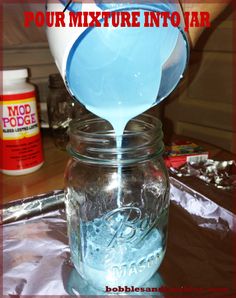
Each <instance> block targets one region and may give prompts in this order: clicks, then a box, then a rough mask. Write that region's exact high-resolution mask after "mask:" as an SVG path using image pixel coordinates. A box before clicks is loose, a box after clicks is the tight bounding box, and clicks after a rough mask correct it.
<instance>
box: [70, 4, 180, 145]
mask: <svg viewBox="0 0 236 298" xmlns="http://www.w3.org/2000/svg"><path fill="white" fill-rule="evenodd" d="M140 22H141V25H140V27H138V28H121V27H118V28H112V27H109V28H92V29H91V28H90V29H87V30H86V31H85V32H84V33H83V34H82V35H81V36H80V37H79V39H78V40H77V41H76V43H75V44H74V46H73V48H72V50H71V52H70V55H69V59H68V63H67V74H66V77H67V82H68V85H69V88H70V90H71V92H72V94H73V95H74V96H75V97H76V98H77V99H78V100H79V101H80V102H81V103H82V104H84V105H85V107H86V108H87V109H88V110H89V111H91V112H92V113H94V114H96V115H98V116H99V117H101V118H103V119H105V120H107V121H109V122H110V123H111V125H112V126H113V128H114V130H115V133H116V135H117V136H121V135H122V134H123V131H124V128H125V126H126V124H127V122H128V121H129V120H130V119H132V118H133V117H135V116H137V115H139V114H141V113H143V112H144V111H146V110H147V109H149V108H151V107H152V106H153V105H155V104H157V103H158V94H159V89H160V84H161V79H162V70H163V66H164V64H165V63H166V62H167V60H168V58H169V57H170V56H171V54H172V52H173V50H174V48H175V46H176V43H177V40H178V37H179V34H181V33H180V31H179V30H178V28H174V27H172V26H169V27H167V28H164V27H159V28H156V27H153V28H146V27H144V26H143V22H144V20H143V11H142V10H141V17H140ZM183 56H184V54H183ZM178 79H179V78H178ZM176 84H177V82H176ZM117 147H119V146H117Z"/></svg>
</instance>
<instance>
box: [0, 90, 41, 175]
mask: <svg viewBox="0 0 236 298" xmlns="http://www.w3.org/2000/svg"><path fill="white" fill-rule="evenodd" d="M0 98H1V103H0V109H1V144H0V145H1V148H2V149H1V151H2V152H3V155H4V158H3V160H2V161H1V169H2V170H22V169H28V168H31V167H35V166H37V165H39V164H41V163H42V162H43V154H42V144H41V136H40V129H39V122H38V114H37V106H36V99H35V92H34V91H32V92H27V93H21V94H13V95H1V96H0Z"/></svg>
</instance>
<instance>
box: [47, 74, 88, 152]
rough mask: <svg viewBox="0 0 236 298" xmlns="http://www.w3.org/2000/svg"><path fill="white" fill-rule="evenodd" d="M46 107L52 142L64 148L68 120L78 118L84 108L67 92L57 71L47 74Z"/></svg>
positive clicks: (67, 139) (66, 141)
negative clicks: (47, 91) (47, 92)
mask: <svg viewBox="0 0 236 298" xmlns="http://www.w3.org/2000/svg"><path fill="white" fill-rule="evenodd" d="M47 109H48V120H49V127H50V130H51V134H52V137H53V141H54V144H55V145H56V147H57V148H59V149H61V150H65V149H66V145H67V143H68V141H69V138H68V134H67V129H68V126H69V122H70V121H71V120H72V119H76V118H80V117H81V116H82V114H83V113H84V111H85V108H83V107H82V105H81V104H80V103H79V102H78V101H75V100H74V99H73V98H72V96H71V95H70V94H69V92H68V91H67V89H66V87H65V84H64V82H63V80H62V77H61V75H60V74H59V73H56V74H51V75H49V94H48V98H47Z"/></svg>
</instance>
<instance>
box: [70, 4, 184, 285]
mask: <svg viewBox="0 0 236 298" xmlns="http://www.w3.org/2000/svg"><path fill="white" fill-rule="evenodd" d="M104 5H105V4H104ZM140 11H141V16H143V11H142V10H140ZM140 21H141V25H140V27H138V28H120V27H118V28H112V27H109V28H92V29H91V28H90V29H87V30H86V31H85V32H84V33H83V34H82V35H81V36H80V37H79V38H78V40H77V41H76V43H75V44H74V46H73V48H72V50H71V51H70V54H69V58H68V62H67V70H66V80H67V83H68V87H69V89H70V91H71V93H72V94H73V95H74V96H75V97H76V98H77V99H78V100H79V101H80V102H81V103H82V104H84V105H85V107H86V108H87V109H88V110H89V111H91V112H92V113H94V114H96V115H97V116H99V117H101V118H103V119H105V120H107V121H109V122H110V123H111V125H112V126H113V128H114V131H115V135H116V146H117V159H118V169H117V175H118V185H119V187H118V192H117V207H118V208H120V207H122V197H121V194H122V191H121V185H122V183H121V182H122V181H121V179H122V167H121V165H119V160H120V159H121V158H122V154H121V151H122V150H121V148H122V134H123V131H124V129H125V126H126V124H127V123H128V121H129V120H130V119H132V118H133V117H135V116H137V115H139V114H141V113H143V112H145V111H146V110H148V109H149V108H151V107H152V106H153V105H156V104H158V103H159V102H160V100H162V99H163V98H164V97H165V96H166V95H168V94H169V93H170V92H171V91H172V90H173V89H174V87H175V86H176V85H177V83H178V81H179V79H180V77H181V75H182V73H183V71H184V68H185V64H186V55H187V51H186V43H185V42H184V39H183V37H182V35H181V33H180V31H179V29H178V28H174V27H172V26H170V24H169V26H168V27H167V28H164V27H159V28H156V27H153V28H145V27H144V26H143V22H144V20H143V18H140ZM179 45H180V46H179ZM176 47H178V48H179V51H180V52H181V51H182V50H183V54H181V55H182V58H181V59H180V61H177V60H178V59H177V60H176V57H175V55H173V52H174V49H175V48H176ZM181 53H182V52H181ZM169 58H172V59H171V63H170V64H171V65H169V62H170V61H169ZM164 69H165V70H167V69H169V71H166V72H165V74H164V71H163V70H164ZM172 70H173V71H172ZM68 209H69V207H68ZM69 214H70V213H69ZM69 217H70V215H68V218H69ZM165 220H166V218H165ZM118 222H119V221H118ZM137 224H138V223H137ZM114 231H115V230H112V228H111V227H110V226H109V225H108V224H107V223H106V221H104V220H103V219H95V220H94V221H90V222H87V223H83V222H81V223H80V231H79V232H78V231H76V230H73V229H72V227H70V223H69V235H70V246H71V253H72V259H73V262H74V264H75V267H76V269H77V270H78V272H79V273H80V274H81V276H82V277H83V278H84V279H86V280H87V281H88V282H89V283H90V284H91V285H92V286H93V287H95V288H98V289H101V290H104V289H105V286H110V287H112V286H137V287H138V286H141V285H143V284H144V283H145V282H146V281H147V280H149V279H150V278H151V277H152V275H153V274H154V273H155V272H156V270H157V269H158V268H159V266H160V264H161V262H162V259H163V257H164V253H165V233H163V231H160V230H159V229H158V228H157V227H153V228H152V230H151V231H150V232H149V233H148V234H147V235H146V234H145V231H142V229H141V228H139V227H138V226H137V228H136V229H135V239H136V240H135V241H136V242H133V241H131V242H130V241H120V242H119V241H114V237H115V234H114V233H115V232H114ZM126 232H127V233H128V234H129V233H130V231H126ZM78 234H80V236H79V235H78Z"/></svg>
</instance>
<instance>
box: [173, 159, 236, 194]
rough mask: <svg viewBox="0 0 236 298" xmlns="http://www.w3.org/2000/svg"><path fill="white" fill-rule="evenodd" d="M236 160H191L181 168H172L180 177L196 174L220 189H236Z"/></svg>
mask: <svg viewBox="0 0 236 298" xmlns="http://www.w3.org/2000/svg"><path fill="white" fill-rule="evenodd" d="M235 170H236V164H235V161H233V160H231V161H215V160H211V159H208V160H206V161H202V162H198V163H193V162H189V163H186V164H185V165H183V166H181V167H180V168H179V169H174V168H171V172H172V173H173V174H175V175H177V176H178V177H182V176H195V177H198V178H199V179H201V180H203V181H204V182H206V183H207V184H213V185H214V186H215V187H217V188H220V189H228V190H231V189H236V172H235Z"/></svg>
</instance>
